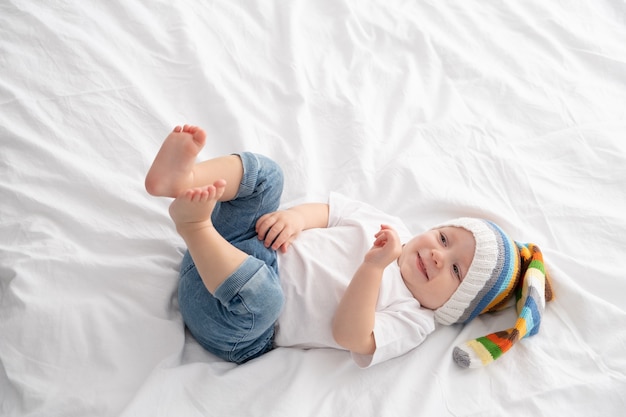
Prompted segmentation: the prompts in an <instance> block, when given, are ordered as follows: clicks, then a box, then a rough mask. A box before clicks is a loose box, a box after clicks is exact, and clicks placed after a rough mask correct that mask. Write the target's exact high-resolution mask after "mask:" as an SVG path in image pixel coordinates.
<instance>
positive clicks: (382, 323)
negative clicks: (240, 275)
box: [275, 193, 435, 368]
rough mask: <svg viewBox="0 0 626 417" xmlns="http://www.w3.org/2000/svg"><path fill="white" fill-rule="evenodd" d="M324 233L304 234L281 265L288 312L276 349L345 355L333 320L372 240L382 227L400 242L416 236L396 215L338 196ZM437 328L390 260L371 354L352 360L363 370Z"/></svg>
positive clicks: (284, 255) (333, 198) (279, 328)
mask: <svg viewBox="0 0 626 417" xmlns="http://www.w3.org/2000/svg"><path fill="white" fill-rule="evenodd" d="M329 207H330V213H329V221H328V228H326V229H309V230H305V231H303V232H302V233H301V234H300V236H298V238H297V239H296V240H295V241H294V242H293V243H292V245H291V246H290V247H289V249H288V250H287V253H282V252H279V255H278V267H279V273H280V280H281V285H282V288H283V291H284V294H285V307H284V310H283V312H282V314H281V316H280V317H279V319H278V326H277V332H276V338H275V343H276V345H277V346H284V347H287V346H291V347H301V348H316V347H317V348H320V347H331V348H336V349H343V348H342V347H341V346H339V345H338V344H337V343H336V342H335V340H334V338H333V336H332V319H333V316H334V314H335V310H336V309H337V306H338V304H339V301H340V300H341V297H342V296H343V294H344V292H345V290H346V288H347V286H348V284H349V283H350V280H351V279H352V276H353V275H354V273H355V272H356V270H357V269H358V267H359V265H360V264H361V263H362V261H363V257H364V256H365V253H366V252H367V251H368V250H369V248H370V247H371V246H372V244H373V242H374V234H375V233H376V232H377V231H378V230H379V229H380V225H381V224H389V225H390V226H392V227H393V228H394V229H396V230H397V231H398V234H399V235H400V239H401V241H402V242H406V241H408V240H409V239H410V238H411V237H412V235H411V234H410V232H409V231H408V230H407V228H406V226H405V225H404V224H403V223H402V221H400V220H399V219H398V218H396V217H392V216H389V215H387V214H385V213H383V212H381V211H379V210H377V209H375V208H374V207H371V206H369V205H366V204H364V203H362V202H358V201H355V200H351V199H348V198H346V197H344V196H342V195H340V194H336V193H333V194H331V196H330V198H329ZM434 329H435V321H434V315H433V312H432V311H430V310H427V309H424V308H421V307H420V304H419V302H418V301H417V300H416V299H415V298H414V297H413V295H412V294H411V293H410V291H409V290H408V289H407V287H406V286H405V284H404V281H403V280H402V276H401V275H400V269H399V267H398V265H397V263H396V262H392V263H391V264H390V265H389V266H388V267H387V268H386V269H385V271H384V274H383V279H382V283H381V287H380V292H379V295H378V303H377V306H376V318H375V325H374V338H375V340H376V351H375V352H374V354H373V355H359V354H355V353H353V354H352V358H353V359H354V361H355V362H356V364H357V365H358V366H360V367H362V368H366V367H369V366H372V365H374V364H376V363H380V362H383V361H386V360H388V359H391V358H394V357H397V356H400V355H403V354H405V353H406V352H408V351H409V350H411V349H413V348H415V347H416V346H418V345H419V344H420V343H422V342H423V341H424V339H425V338H426V336H427V335H428V334H429V333H431V332H432V331H433V330H434Z"/></svg>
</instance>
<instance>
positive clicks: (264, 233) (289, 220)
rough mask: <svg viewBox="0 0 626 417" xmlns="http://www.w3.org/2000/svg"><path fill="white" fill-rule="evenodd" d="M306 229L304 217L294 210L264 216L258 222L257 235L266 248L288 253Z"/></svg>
mask: <svg viewBox="0 0 626 417" xmlns="http://www.w3.org/2000/svg"><path fill="white" fill-rule="evenodd" d="M303 228H304V219H303V218H302V215H301V214H300V213H298V212H297V211H294V210H279V211H274V212H272V213H267V214H264V215H263V216H261V217H259V220H257V222H256V233H257V235H258V238H259V240H263V241H264V244H265V247H266V248H269V247H271V248H272V249H274V250H278V249H280V250H281V251H282V252H283V253H285V252H286V251H287V248H288V247H289V245H291V242H293V241H294V240H295V238H296V237H298V235H299V234H300V232H301V231H302V229H303Z"/></svg>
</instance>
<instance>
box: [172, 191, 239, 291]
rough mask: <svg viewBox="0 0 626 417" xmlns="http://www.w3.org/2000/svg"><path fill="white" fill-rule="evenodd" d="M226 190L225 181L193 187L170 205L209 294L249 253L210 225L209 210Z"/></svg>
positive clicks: (175, 221) (177, 226)
mask: <svg viewBox="0 0 626 417" xmlns="http://www.w3.org/2000/svg"><path fill="white" fill-rule="evenodd" d="M225 190H226V181H224V180H218V181H216V182H215V183H213V184H212V185H208V186H205V187H202V188H192V189H188V190H187V191H184V192H183V193H181V194H180V195H179V196H178V197H177V198H176V199H175V200H174V201H173V202H172V204H171V205H170V216H171V217H172V220H174V223H175V224H176V230H177V231H178V233H179V234H180V235H181V237H182V238H183V239H184V240H185V243H186V244H187V248H188V250H189V254H190V255H191V257H192V259H193V261H194V263H195V265H196V268H197V270H198V273H199V275H200V277H201V278H202V282H204V285H205V286H206V288H207V289H208V290H209V292H210V293H211V294H215V290H216V289H217V287H219V285H220V284H221V283H222V282H223V281H224V280H226V278H228V277H229V276H230V275H232V273H233V272H235V271H236V270H237V269H238V268H239V266H240V265H241V264H242V263H243V262H244V261H245V260H246V258H247V257H248V255H247V254H246V253H244V252H243V251H241V250H239V249H237V248H236V247H235V246H233V245H231V244H230V243H229V242H228V241H227V240H225V239H224V238H223V237H222V235H220V234H219V233H218V231H217V230H216V229H215V227H214V226H213V223H212V221H211V213H212V212H213V209H214V208H215V205H216V203H217V202H218V200H219V199H220V198H221V197H223V194H224V192H225Z"/></svg>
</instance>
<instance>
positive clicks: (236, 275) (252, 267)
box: [214, 256, 265, 305]
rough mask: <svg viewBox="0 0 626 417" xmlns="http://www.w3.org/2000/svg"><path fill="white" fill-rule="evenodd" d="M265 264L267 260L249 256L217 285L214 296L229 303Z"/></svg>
mask: <svg viewBox="0 0 626 417" xmlns="http://www.w3.org/2000/svg"><path fill="white" fill-rule="evenodd" d="M263 266H265V262H263V261H261V260H260V259H258V258H255V257H254V256H248V257H247V258H246V260H245V261H243V263H242V264H241V265H239V268H237V270H235V272H233V273H232V274H231V275H230V276H229V277H228V278H226V280H224V282H222V283H221V284H220V286H219V287H217V289H216V290H215V294H214V297H215V298H217V299H218V300H220V302H221V303H222V304H224V305H227V304H228V303H229V302H230V300H232V298H233V297H234V296H235V295H237V294H238V293H239V291H240V290H241V288H242V287H243V286H244V285H246V284H247V283H248V281H249V280H250V278H252V277H253V276H254V275H255V274H256V273H257V272H258V271H259V269H261V268H262V267H263Z"/></svg>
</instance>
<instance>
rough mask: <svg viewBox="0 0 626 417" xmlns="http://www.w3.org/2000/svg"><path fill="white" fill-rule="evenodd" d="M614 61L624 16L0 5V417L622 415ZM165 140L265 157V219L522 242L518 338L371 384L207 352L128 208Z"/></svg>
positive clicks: (160, 233) (300, 364)
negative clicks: (270, 175) (290, 217)
mask: <svg viewBox="0 0 626 417" xmlns="http://www.w3.org/2000/svg"><path fill="white" fill-rule="evenodd" d="M625 41H626V4H625V3H624V2H623V1H621V0H594V1H584V0H573V1H568V2H546V1H540V0H528V1H513V0H505V1H482V0H481V1H478V0H472V1H451V0H449V1H429V0H410V1H409V0H406V1H402V0H385V1H356V0H316V1H305V0H294V1H289V2H287V1H255V2H251V1H250V2H248V1H230V0H216V1H206V2H201V1H191V0H189V1H161V0H157V1H152V0H150V1H149V0H138V1H132V2H126V1H113V0H111V1H96V0H93V1H84V2H83V1H76V0H75V1H72V0H67V1H60V0H53V1H49V2H33V1H26V0H4V1H2V2H0V146H1V147H0V415H2V416H7V417H9V416H10V417H14V416H63V417H73V416H80V417H84V416H151V417H156V416H231V415H232V416H290V417H295V416H366V415H371V416H408V415H415V416H438V417H439V416H501V415H506V416H529V415H558V416H565V415H567V416H581V417H582V416H585V417H588V416H617V415H623V410H624V409H625V408H626V277H625V270H626V262H625V261H624V259H625V249H626V238H625V236H626V122H625V117H626V42H625ZM180 123H193V124H198V125H200V126H203V127H204V128H205V129H206V130H207V132H208V134H209V141H208V145H207V147H206V148H205V149H204V150H203V151H202V153H201V157H202V158H208V157H212V156H217V155H221V154H224V153H229V152H235V151H240V150H251V151H256V152H261V153H265V154H267V155H269V156H271V157H273V158H274V159H276V160H277V161H279V162H280V163H281V165H282V166H283V168H284V170H285V173H286V185H285V192H284V203H285V204H286V205H287V204H291V203H295V202H300V201H305V200H319V199H324V198H325V196H326V195H327V194H328V192H330V191H339V192H341V193H344V194H346V195H348V196H351V197H355V198H360V199H362V200H364V201H366V202H369V203H371V204H373V205H375V206H377V207H379V208H381V209H384V210H386V211H389V212H390V213H392V214H395V215H398V216H400V217H402V218H403V219H404V220H405V221H406V222H407V224H408V225H409V226H410V227H411V228H412V229H413V230H414V231H415V232H416V233H417V232H420V231H422V230H424V229H425V228H427V227H430V226H432V225H434V224H436V223H438V222H440V221H444V220H446V219H449V218H452V217H457V216H460V215H473V216H482V217H486V218H489V219H492V220H495V221H496V222H498V223H499V224H500V225H501V226H502V227H503V228H505V230H507V231H508V232H509V234H511V235H512V236H513V237H514V238H516V239H517V240H520V241H532V242H535V243H537V244H538V245H539V246H540V247H541V248H542V249H543V251H544V255H545V258H546V262H547V265H548V268H549V272H550V273H551V274H552V277H553V283H554V289H555V292H556V300H555V301H554V302H552V303H550V304H549V306H548V308H547V310H546V314H545V319H544V320H543V322H542V327H541V331H540V333H539V334H538V335H537V336H534V337H532V338H530V339H526V340H524V341H523V342H521V343H518V344H517V346H515V347H514V348H513V349H512V350H511V351H510V352H509V353H507V354H506V355H505V356H503V357H502V358H501V359H499V360H498V361H496V362H495V363H494V364H492V365H490V366H489V367H487V368H485V369H478V370H462V369H460V368H458V367H457V366H456V365H454V364H453V362H452V360H451V352H452V348H453V346H454V344H455V343H460V342H462V341H465V340H468V339H470V338H474V337H477V336H481V335H484V334H486V333H488V332H491V331H494V330H500V329H504V328H506V327H509V326H510V325H512V323H513V320H514V317H515V313H514V312H513V311H512V310H509V311H504V312H502V313H499V314H497V315H491V316H485V317H481V318H479V319H476V320H475V321H474V322H472V323H471V324H470V325H468V326H466V327H464V328H462V327H459V326H454V327H445V328H441V329H438V330H437V331H436V332H435V333H434V334H433V335H432V336H431V337H429V339H428V340H427V341H426V342H425V343H424V344H423V345H422V346H420V347H419V348H417V349H416V350H414V351H412V352H411V353H409V354H408V355H406V356H403V357H401V358H398V359H395V360H392V361H389V362H387V363H384V364H381V365H378V366H375V367H373V368H372V369H368V370H361V369H358V368H357V367H356V366H354V365H353V364H352V363H351V360H350V358H349V355H348V354H347V353H346V352H341V351H331V350H309V351H305V350H297V349H277V350H275V351H273V352H271V353H269V354H268V355H266V356H264V357H262V358H260V359H257V360H254V361H252V362H250V363H248V364H245V365H242V366H235V365H232V364H229V363H225V362H222V361H221V360H218V359H217V358H215V357H213V356H212V355H210V354H208V353H206V352H204V351H203V350H202V349H201V348H200V347H199V346H198V345H197V343H196V342H195V341H194V340H193V338H191V337H190V336H188V335H186V334H185V331H184V326H183V323H182V321H181V316H180V313H179V310H178V306H177V302H176V286H177V280H178V276H177V270H178V265H179V263H180V260H181V257H182V252H183V250H184V247H183V243H182V240H181V239H180V238H179V237H178V236H177V235H176V233H175V231H174V228H173V226H172V223H171V221H170V220H169V217H168V215H167V206H168V204H169V202H168V201H167V199H157V198H153V197H150V196H149V195H147V193H146V192H145V191H144V189H143V179H144V175H145V172H146V170H147V168H148V167H149V164H150V163H151V161H152V158H153V156H154V154H155V153H156V151H157V150H158V148H159V146H160V144H161V141H162V140H163V138H164V137H165V136H166V135H167V133H168V132H169V131H170V130H171V129H172V128H173V126H174V125H176V124H180ZM355 256H357V255H355Z"/></svg>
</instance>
